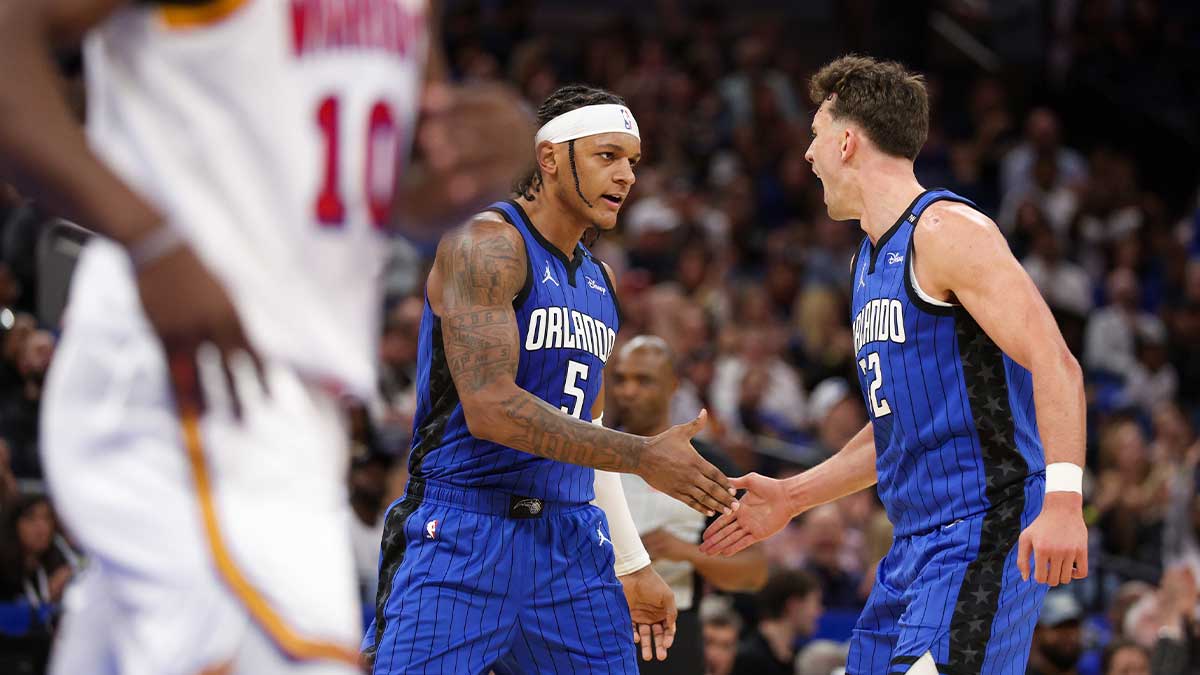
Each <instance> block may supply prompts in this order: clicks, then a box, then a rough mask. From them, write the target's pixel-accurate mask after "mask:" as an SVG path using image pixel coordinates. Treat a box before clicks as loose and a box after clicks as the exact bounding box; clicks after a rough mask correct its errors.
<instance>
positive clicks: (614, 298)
mask: <svg viewBox="0 0 1200 675" xmlns="http://www.w3.org/2000/svg"><path fill="white" fill-rule="evenodd" d="M588 257H589V258H591V259H592V261H593V262H595V263H596V267H599V268H600V274H603V275H604V283H606V284H608V292H609V293H612V301H613V307H616V309H617V321H622V320H624V318H625V315H624V314H623V313H622V312H621V301H620V300H619V299H617V285H616V284H614V283H613V280H612V277H611V276H609V274H608V268H607V267H605V266H604V263H603V262H600V259H599V258H596V257H593V256H592V254H591V253H589V254H588Z"/></svg>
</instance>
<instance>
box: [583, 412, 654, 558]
mask: <svg viewBox="0 0 1200 675" xmlns="http://www.w3.org/2000/svg"><path fill="white" fill-rule="evenodd" d="M593 422H597V423H598V422H599V418H597V419H596V420H593ZM595 490H596V498H595V499H594V500H592V504H594V505H595V506H597V507H599V508H600V510H602V511H604V515H605V516H607V517H608V529H609V534H611V535H612V546H613V552H614V553H615V554H616V562H615V563H614V564H613V570H614V571H615V572H616V573H617V576H619V577H622V576H625V575H626V574H632V573H634V572H636V571H638V570H640V569H642V568H643V567H645V566H647V565H649V564H650V554H649V553H646V547H645V546H643V545H642V538H641V537H640V536H638V531H637V525H634V523H633V514H631V513H630V512H629V504H628V503H626V502H625V489H624V488H622V487H621V474H619V473H612V472H611V471H600V470H599V469H597V470H596V481H595Z"/></svg>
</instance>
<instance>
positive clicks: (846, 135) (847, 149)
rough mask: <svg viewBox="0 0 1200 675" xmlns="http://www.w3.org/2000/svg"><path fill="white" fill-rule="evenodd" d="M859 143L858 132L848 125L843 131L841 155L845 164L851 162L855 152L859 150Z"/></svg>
mask: <svg viewBox="0 0 1200 675" xmlns="http://www.w3.org/2000/svg"><path fill="white" fill-rule="evenodd" d="M858 141H859V139H858V131H857V130H856V129H854V128H853V127H851V126H850V125H849V124H847V125H846V127H845V128H844V129H842V147H841V155H842V161H843V162H848V161H850V158H851V157H853V156H854V153H855V151H856V150H858Z"/></svg>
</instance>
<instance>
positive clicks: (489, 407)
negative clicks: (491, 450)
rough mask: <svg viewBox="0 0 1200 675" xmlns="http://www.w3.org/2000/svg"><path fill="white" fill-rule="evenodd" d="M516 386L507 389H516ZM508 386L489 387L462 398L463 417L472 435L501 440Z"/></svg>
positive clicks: (485, 439) (490, 439)
mask: <svg viewBox="0 0 1200 675" xmlns="http://www.w3.org/2000/svg"><path fill="white" fill-rule="evenodd" d="M515 388H516V387H515V386H513V387H508V388H507V389H513V390H515ZM505 389H506V388H502V387H487V388H485V389H483V390H481V391H478V392H474V393H472V394H471V395H469V396H463V397H461V399H460V402H461V403H462V409H463V419H464V421H465V422H466V423H467V431H468V432H470V434H471V435H472V436H474V437H475V438H478V439H480V440H484V441H493V442H499V441H498V437H499V436H500V433H499V432H500V430H501V429H502V428H503V424H504V407H505V400H506V399H507V398H508V396H506V393H508V394H511V393H512V392H506V391H505Z"/></svg>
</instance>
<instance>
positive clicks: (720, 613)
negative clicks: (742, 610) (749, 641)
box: [700, 605, 742, 675]
mask: <svg viewBox="0 0 1200 675" xmlns="http://www.w3.org/2000/svg"><path fill="white" fill-rule="evenodd" d="M700 618H701V621H702V622H703V624H704V675H730V674H731V673H732V672H733V662H734V659H736V658H737V649H738V634H739V633H741V632H742V619H741V617H739V616H738V615H737V613H736V612H734V611H733V610H732V609H730V608H729V607H726V606H724V605H718V606H716V608H715V609H714V610H713V611H709V609H708V607H707V606H705V607H703V608H702V609H701V612H700Z"/></svg>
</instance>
